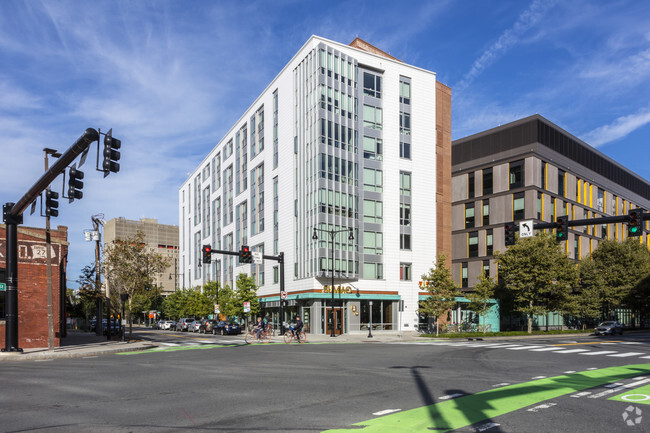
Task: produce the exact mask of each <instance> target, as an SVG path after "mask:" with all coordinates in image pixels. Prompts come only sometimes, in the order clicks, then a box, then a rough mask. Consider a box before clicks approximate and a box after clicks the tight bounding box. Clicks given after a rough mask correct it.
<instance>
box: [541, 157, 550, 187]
mask: <svg viewBox="0 0 650 433" xmlns="http://www.w3.org/2000/svg"><path fill="white" fill-rule="evenodd" d="M547 172H548V163H546V162H544V161H542V178H541V179H540V188H542V189H548V188H547V184H546V180H547V179H548V178H547V176H546V174H547Z"/></svg>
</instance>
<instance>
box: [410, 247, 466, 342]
mask: <svg viewBox="0 0 650 433" xmlns="http://www.w3.org/2000/svg"><path fill="white" fill-rule="evenodd" d="M445 260H446V257H445V256H444V255H443V254H440V255H438V258H437V260H436V265H435V267H433V268H431V269H429V273H428V274H424V275H422V282H423V284H424V286H425V288H426V289H427V292H429V295H428V296H427V298H426V299H425V300H423V301H420V307H419V308H420V312H421V313H425V314H426V315H428V316H433V317H435V319H436V335H438V319H439V317H440V316H441V315H442V314H444V313H446V312H447V311H449V310H451V309H452V308H454V306H455V305H456V296H458V294H459V293H458V288H457V287H456V284H455V283H454V280H453V278H452V277H451V272H449V269H448V268H447V265H446V264H445Z"/></svg>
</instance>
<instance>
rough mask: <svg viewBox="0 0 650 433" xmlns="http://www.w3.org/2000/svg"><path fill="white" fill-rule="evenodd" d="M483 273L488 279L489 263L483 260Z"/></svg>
mask: <svg viewBox="0 0 650 433" xmlns="http://www.w3.org/2000/svg"><path fill="white" fill-rule="evenodd" d="M483 273H484V274H485V276H486V277H488V278H489V277H490V261H489V260H483Z"/></svg>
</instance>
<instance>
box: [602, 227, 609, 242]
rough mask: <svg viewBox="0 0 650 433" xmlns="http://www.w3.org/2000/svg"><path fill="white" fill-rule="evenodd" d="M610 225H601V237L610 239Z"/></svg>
mask: <svg viewBox="0 0 650 433" xmlns="http://www.w3.org/2000/svg"><path fill="white" fill-rule="evenodd" d="M608 227H609V226H608V225H607V224H603V225H602V226H601V227H600V237H601V238H603V239H608V236H607V228H608Z"/></svg>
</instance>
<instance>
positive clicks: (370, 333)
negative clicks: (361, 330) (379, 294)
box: [368, 301, 372, 338]
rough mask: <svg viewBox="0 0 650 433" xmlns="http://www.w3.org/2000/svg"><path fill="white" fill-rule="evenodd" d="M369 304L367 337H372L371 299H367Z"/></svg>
mask: <svg viewBox="0 0 650 433" xmlns="http://www.w3.org/2000/svg"><path fill="white" fill-rule="evenodd" d="M368 304H370V322H368V338H372V301H368Z"/></svg>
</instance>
